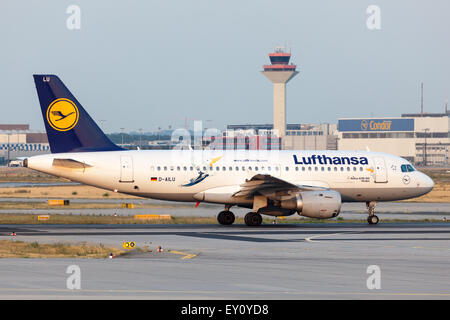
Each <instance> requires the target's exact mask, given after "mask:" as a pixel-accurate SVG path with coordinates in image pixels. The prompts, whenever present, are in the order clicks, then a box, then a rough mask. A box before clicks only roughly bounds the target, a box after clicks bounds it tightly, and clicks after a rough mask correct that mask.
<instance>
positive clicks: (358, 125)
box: [338, 118, 414, 132]
mask: <svg viewBox="0 0 450 320" xmlns="http://www.w3.org/2000/svg"><path fill="white" fill-rule="evenodd" d="M338 128H339V129H338V130H339V131H341V132H345V131H414V119H410V118H395V119H340V120H339V122H338Z"/></svg>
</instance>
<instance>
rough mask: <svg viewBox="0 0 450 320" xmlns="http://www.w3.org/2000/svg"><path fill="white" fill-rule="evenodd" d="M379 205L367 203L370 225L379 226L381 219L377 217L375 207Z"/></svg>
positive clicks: (374, 202)
mask: <svg viewBox="0 0 450 320" xmlns="http://www.w3.org/2000/svg"><path fill="white" fill-rule="evenodd" d="M376 205H377V202H376V201H368V202H366V207H367V209H368V210H369V217H368V218H367V222H368V223H369V224H377V223H378V222H379V221H380V219H379V218H378V217H377V216H376V215H375V206H376Z"/></svg>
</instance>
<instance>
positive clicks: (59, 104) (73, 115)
mask: <svg viewBox="0 0 450 320" xmlns="http://www.w3.org/2000/svg"><path fill="white" fill-rule="evenodd" d="M79 116H80V114H79V112H78V108H77V106H76V105H75V103H73V101H70V100H69V99H56V100H55V101H53V102H52V103H51V104H50V105H49V106H48V109H47V121H48V123H49V124H50V125H51V126H52V128H53V129H55V130H58V131H68V130H70V129H72V128H73V127H75V126H76V124H77V123H78V118H79Z"/></svg>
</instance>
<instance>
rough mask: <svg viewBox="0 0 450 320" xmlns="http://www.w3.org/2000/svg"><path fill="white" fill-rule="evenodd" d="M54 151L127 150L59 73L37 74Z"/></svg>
mask: <svg viewBox="0 0 450 320" xmlns="http://www.w3.org/2000/svg"><path fill="white" fill-rule="evenodd" d="M33 77H34V83H35V84H36V90H37V94H38V97H39V103H40V104H41V110H42V117H43V118H44V123H45V130H46V131H47V136H48V142H49V144H50V149H51V151H52V153H61V152H93V151H117V150H124V149H122V148H120V147H119V146H117V145H115V144H114V143H113V142H111V140H109V138H108V137H107V136H106V135H105V134H104V133H103V131H102V130H101V129H100V128H99V126H98V125H97V124H96V123H95V122H94V120H92V118H91V117H90V116H89V114H88V113H87V112H86V110H84V108H83V106H82V105H81V104H80V103H79V102H78V100H77V99H76V98H75V97H74V96H73V95H72V93H71V92H70V91H69V89H67V87H66V86H65V85H64V83H63V82H62V81H61V80H60V79H59V78H58V77H57V76H55V75H47V74H37V75H33Z"/></svg>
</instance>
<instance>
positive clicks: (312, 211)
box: [280, 190, 342, 219]
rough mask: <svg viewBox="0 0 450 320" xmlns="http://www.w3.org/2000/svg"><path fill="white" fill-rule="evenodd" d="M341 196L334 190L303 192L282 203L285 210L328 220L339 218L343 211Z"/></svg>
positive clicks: (281, 205)
mask: <svg viewBox="0 0 450 320" xmlns="http://www.w3.org/2000/svg"><path fill="white" fill-rule="evenodd" d="M341 204H342V201H341V194H340V193H339V192H336V191H333V190H326V191H303V192H300V193H297V194H296V195H295V196H294V197H292V198H290V199H286V200H282V201H280V207H281V208H283V209H288V210H294V211H297V212H298V214H299V215H301V216H305V217H309V218H318V219H328V218H333V217H337V216H338V215H339V212H340V211H341Z"/></svg>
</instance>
